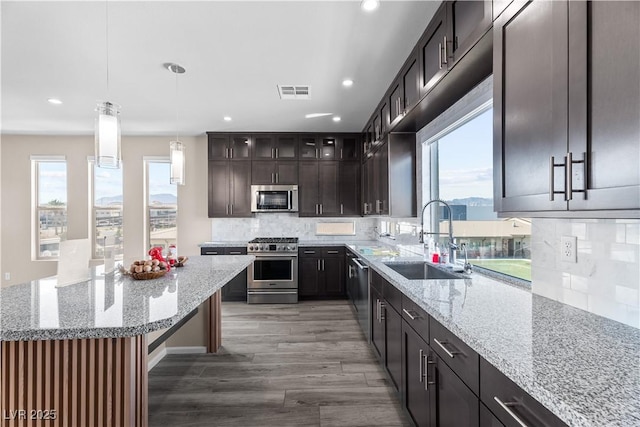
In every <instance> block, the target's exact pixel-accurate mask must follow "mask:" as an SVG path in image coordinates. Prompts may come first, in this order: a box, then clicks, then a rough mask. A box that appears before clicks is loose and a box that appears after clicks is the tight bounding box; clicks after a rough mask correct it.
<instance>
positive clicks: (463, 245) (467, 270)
mask: <svg viewBox="0 0 640 427" xmlns="http://www.w3.org/2000/svg"><path fill="white" fill-rule="evenodd" d="M460 248H461V249H462V251H463V252H464V267H463V269H464V272H465V273H466V274H471V271H472V270H473V268H472V267H471V264H470V263H469V258H468V257H467V244H466V243H461V244H460Z"/></svg>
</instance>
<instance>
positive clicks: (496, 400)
mask: <svg viewBox="0 0 640 427" xmlns="http://www.w3.org/2000/svg"><path fill="white" fill-rule="evenodd" d="M480 397H481V398H482V403H484V404H485V405H487V408H489V409H490V410H491V412H492V413H493V414H494V415H495V417H496V418H498V419H499V420H500V421H501V422H502V424H504V425H505V426H506V427H521V426H523V425H528V426H535V427H537V426H545V427H566V424H565V423H563V422H562V421H561V420H560V419H559V418H558V417H556V416H555V415H554V414H552V413H551V412H550V411H549V410H548V409H547V408H545V407H544V406H542V404H541V403H540V402H538V401H537V400H535V399H534V398H533V397H531V396H530V395H529V394H528V393H527V392H525V391H524V390H522V389H521V388H520V387H518V386H517V385H516V384H515V383H514V382H513V381H511V380H510V379H509V378H507V377H506V376H505V375H504V374H503V373H502V372H500V371H499V370H498V369H497V368H496V367H495V366H493V365H492V364H490V363H489V362H487V361H486V360H484V359H482V358H481V359H480Z"/></svg>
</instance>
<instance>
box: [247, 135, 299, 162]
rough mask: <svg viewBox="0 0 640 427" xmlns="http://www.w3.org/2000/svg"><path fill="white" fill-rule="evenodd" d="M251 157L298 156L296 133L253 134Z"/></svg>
mask: <svg viewBox="0 0 640 427" xmlns="http://www.w3.org/2000/svg"><path fill="white" fill-rule="evenodd" d="M253 158H254V159H255V160H266V159H283V160H295V159H297V158H298V136H297V135H286V134H283V135H273V134H256V135H253Z"/></svg>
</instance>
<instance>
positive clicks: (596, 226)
mask: <svg viewBox="0 0 640 427" xmlns="http://www.w3.org/2000/svg"><path fill="white" fill-rule="evenodd" d="M531 234H532V240H531V246H532V248H531V278H532V291H533V293H536V294H539V295H542V296H545V297H547V298H551V299H554V300H556V301H560V302H563V303H565V304H569V305H572V306H574V307H578V308H581V309H583V310H586V311H589V312H592V313H595V314H598V315H600V316H604V317H608V318H610V319H613V320H616V321H618V322H622V323H625V324H627V325H630V326H634V327H636V328H640V221H638V220H622V219H597V220H596V219H533V220H532V233H531ZM562 236H575V237H577V242H578V250H577V263H570V262H564V261H562V260H561V259H560V250H561V249H560V240H561V237H562Z"/></svg>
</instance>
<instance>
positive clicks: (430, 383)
mask: <svg viewBox="0 0 640 427" xmlns="http://www.w3.org/2000/svg"><path fill="white" fill-rule="evenodd" d="M435 365H436V362H434V361H433V360H429V358H428V357H427V369H426V371H427V381H425V383H424V389H425V390H429V386H430V385H436V381H435V380H429V366H433V369H434V370H435V368H436V367H435ZM432 378H436V375H435V373H434V375H433V377H432Z"/></svg>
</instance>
